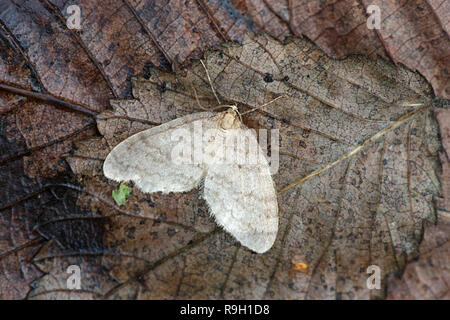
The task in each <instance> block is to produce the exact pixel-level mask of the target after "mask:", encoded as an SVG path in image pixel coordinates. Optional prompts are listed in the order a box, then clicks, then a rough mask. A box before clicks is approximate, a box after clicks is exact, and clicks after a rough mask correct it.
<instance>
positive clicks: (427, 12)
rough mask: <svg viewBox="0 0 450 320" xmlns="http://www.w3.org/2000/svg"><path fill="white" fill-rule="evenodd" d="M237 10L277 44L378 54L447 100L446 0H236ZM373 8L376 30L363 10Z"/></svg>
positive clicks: (449, 6) (449, 11)
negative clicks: (300, 40)
mask: <svg viewBox="0 0 450 320" xmlns="http://www.w3.org/2000/svg"><path fill="white" fill-rule="evenodd" d="M234 3H235V5H236V7H237V9H238V10H239V11H241V12H242V13H243V14H245V15H246V16H248V17H249V18H250V19H251V20H252V21H253V22H255V23H256V25H258V26H259V27H260V28H261V29H263V30H265V31H267V32H269V33H270V34H271V35H273V36H274V37H276V38H278V39H284V38H285V37H286V36H288V35H291V34H293V35H296V36H303V35H305V36H307V37H308V38H309V39H311V40H312V41H314V43H316V44H317V45H318V46H319V47H320V48H322V49H323V50H324V51H325V52H326V53H328V54H329V55H331V56H335V57H338V58H343V57H345V56H347V55H349V54H353V53H363V54H367V55H372V56H376V55H380V56H383V57H388V58H389V59H391V60H392V61H393V62H395V63H397V62H398V63H402V64H404V65H405V66H407V67H408V68H410V69H411V70H418V71H419V72H420V73H421V74H422V75H423V76H424V77H425V78H426V79H427V80H428V81H429V82H430V83H431V85H432V86H433V88H434V90H435V94H436V95H437V96H440V97H444V98H447V99H448V98H450V87H449V86H448V83H449V81H450V78H449V77H450V76H449V75H450V57H449V52H450V40H449V30H450V27H449V21H450V2H449V1H447V0H415V1H406V0H402V1H393V0H375V1H373V0H361V1H358V0H343V1H320V0H282V1H279V0H241V1H234ZM370 5H372V6H373V5H375V6H378V8H379V9H380V14H381V19H380V21H381V23H380V29H369V28H368V27H367V19H368V17H369V14H368V13H367V9H368V7H369V6H370Z"/></svg>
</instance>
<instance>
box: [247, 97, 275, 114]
mask: <svg viewBox="0 0 450 320" xmlns="http://www.w3.org/2000/svg"><path fill="white" fill-rule="evenodd" d="M280 98H283V96H278V97H276V98H275V99H273V100H270V101H269V102H266V103H264V104H262V105H260V106H259V107H256V108H253V109H250V110H247V111H245V112H242V113H241V115H245V114H247V113H250V112H253V111H255V110H258V109H261V108H262V107H265V106H267V105H269V104H271V103H273V102H275V101H277V100H278V99H280Z"/></svg>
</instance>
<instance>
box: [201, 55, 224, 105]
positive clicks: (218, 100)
mask: <svg viewBox="0 0 450 320" xmlns="http://www.w3.org/2000/svg"><path fill="white" fill-rule="evenodd" d="M200 62H201V63H202V66H203V68H204V69H205V71H206V76H207V77H208V81H209V85H210V87H211V90H212V92H213V93H214V97H216V100H217V102H218V103H219V104H222V102H220V99H219V97H218V96H217V94H216V91H215V90H214V87H213V84H212V81H211V77H210V76H209V72H208V69H206V66H205V63H204V62H203V60H200Z"/></svg>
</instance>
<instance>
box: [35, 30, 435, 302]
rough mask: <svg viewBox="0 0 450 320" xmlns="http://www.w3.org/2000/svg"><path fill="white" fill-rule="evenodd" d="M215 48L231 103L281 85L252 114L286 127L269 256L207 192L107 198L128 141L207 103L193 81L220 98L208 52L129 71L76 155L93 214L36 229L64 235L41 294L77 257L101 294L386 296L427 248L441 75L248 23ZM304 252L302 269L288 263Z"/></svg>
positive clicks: (63, 217) (46, 265) (48, 262)
mask: <svg viewBox="0 0 450 320" xmlns="http://www.w3.org/2000/svg"><path fill="white" fill-rule="evenodd" d="M205 60H206V65H207V68H208V70H209V72H210V73H211V76H212V79H213V84H214V87H215V88H216V90H217V92H218V95H219V97H220V98H221V100H222V101H224V102H225V103H229V104H237V105H238V107H239V108H240V109H241V110H242V111H245V110H248V109H249V108H254V107H257V106H259V105H262V104H263V103H264V102H267V101H270V100H272V99H273V98H274V97H275V96H278V95H280V94H281V95H283V96H284V97H285V98H284V99H282V100H283V101H282V102H281V101H277V102H275V103H274V104H273V105H269V106H266V107H264V108H263V109H261V110H258V111H257V112H253V113H249V114H248V115H245V117H244V123H246V125H247V126H248V127H253V128H265V129H278V130H279V133H280V168H279V171H278V173H277V174H276V175H274V181H275V184H276V187H277V190H278V192H279V194H278V203H279V205H280V213H279V214H280V228H279V233H278V238H277V240H276V242H275V244H274V246H273V248H272V249H271V250H270V251H268V252H267V253H265V254H261V255H260V254H254V253H252V252H251V251H250V250H248V249H246V248H244V247H240V246H239V245H238V244H237V242H236V241H235V240H234V239H233V238H232V237H231V236H229V235H227V234H226V233H225V232H223V231H222V230H220V229H217V228H216V226H215V224H214V222H213V220H212V219H211V218H210V217H209V214H208V212H207V209H206V205H205V203H204V202H203V201H202V200H200V199H199V198H198V191H197V190H194V191H191V192H188V193H185V194H169V195H163V194H158V193H155V194H150V195H146V194H142V193H141V192H139V190H137V189H136V188H133V191H132V195H131V196H130V198H129V200H128V201H127V203H126V204H125V205H124V206H122V207H120V208H119V207H118V206H117V205H116V204H115V203H114V202H112V201H111V196H110V195H111V191H112V190H113V189H115V188H116V187H117V185H116V184H113V183H111V182H110V181H108V180H107V179H106V178H105V177H104V176H103V174H102V170H101V168H102V164H103V160H104V159H105V157H106V155H107V154H108V152H109V151H110V150H111V149H112V148H113V147H114V146H115V145H116V144H117V143H119V142H120V141H122V140H123V139H125V138H126V137H128V136H130V135H132V134H134V133H136V132H138V131H141V130H143V129H146V128H149V127H152V126H155V125H158V124H160V123H164V122H167V121H169V120H171V119H174V118H177V117H180V116H182V115H186V114H190V113H193V112H198V111H199V110H198V109H199V107H198V105H197V102H196V99H195V95H194V90H193V87H195V89H196V92H197V93H198V96H199V100H200V103H201V104H202V105H203V106H205V107H214V106H215V105H216V103H215V99H214V96H213V95H212V93H211V90H210V88H209V85H208V81H207V78H206V75H205V73H204V70H203V68H202V67H201V65H200V64H199V63H194V64H193V65H192V67H191V68H189V69H187V70H185V71H184V73H179V74H178V75H177V76H174V75H173V74H169V73H165V72H162V71H159V70H157V69H151V70H150V74H151V76H150V78H149V79H148V80H147V79H142V78H135V79H133V81H132V85H133V96H134V99H127V100H113V101H111V104H112V107H113V110H112V111H105V112H103V113H101V114H100V115H99V116H98V118H97V123H98V129H99V131H100V133H101V134H102V137H101V138H94V139H90V140H87V141H84V142H82V143H79V145H78V150H77V151H76V152H75V153H74V154H73V155H72V156H71V157H69V158H68V162H69V164H70V166H71V168H72V170H73V171H74V172H75V173H76V174H77V175H78V177H79V178H80V181H81V182H82V184H83V187H82V188H81V187H76V186H73V188H74V189H77V188H78V189H77V190H80V191H81V194H80V196H77V195H73V197H72V200H71V201H77V204H78V205H79V206H80V207H81V208H84V209H83V210H85V211H83V212H82V213H80V212H63V210H59V211H58V212H55V213H50V212H43V213H42V215H41V219H40V223H39V227H38V230H40V232H41V233H42V234H45V236H46V238H52V239H55V241H54V242H52V243H51V244H50V245H49V246H48V247H46V248H45V250H43V251H42V252H40V253H39V254H38V255H37V257H36V260H35V262H36V264H37V265H39V266H41V270H42V271H43V272H45V273H47V275H46V276H45V277H46V279H47V278H49V277H52V278H54V281H43V280H42V279H41V281H37V282H36V283H35V284H34V290H33V292H31V293H30V297H38V298H49V297H53V298H54V297H61V296H59V292H62V294H67V292H66V291H67V290H66V289H65V287H64V285H65V281H63V280H61V278H64V277H63V274H64V269H63V268H64V267H65V266H67V265H68V264H70V263H73V261H79V263H80V264H82V265H83V266H84V267H83V268H84V269H85V270H86V272H87V273H88V274H89V279H95V281H94V280H89V281H87V282H86V283H84V284H83V283H82V289H83V290H84V291H82V292H91V293H92V292H94V293H95V294H94V293H93V294H92V295H90V297H93V298H99V297H101V298H136V299H149V298H165V299H174V298H204V299H209V298H228V299H239V298H268V299H271V298H276V299H319V298H321V299H331V298H337V299H364V298H375V297H382V296H383V295H384V292H385V291H384V289H385V286H386V281H385V280H386V277H387V276H388V275H390V274H400V273H401V272H402V270H403V268H404V267H405V264H406V261H407V258H408V257H409V256H412V255H414V254H415V253H416V252H417V250H418V244H419V242H420V240H421V237H422V233H423V225H424V221H429V222H435V220H436V214H435V211H434V206H433V196H435V195H438V194H440V183H439V180H438V178H437V175H436V170H437V169H438V161H437V150H438V149H439V148H440V142H439V140H438V138H437V135H438V129H437V124H436V123H435V120H434V117H433V113H432V110H433V107H434V100H432V96H431V89H430V87H429V86H428V85H427V84H426V82H425V81H424V79H423V78H421V77H420V76H419V75H417V74H415V73H412V72H409V71H407V70H405V69H403V68H399V67H394V66H393V65H391V64H390V63H386V62H384V61H383V60H377V61H372V60H369V59H366V58H363V57H359V56H352V57H350V58H348V59H346V60H343V61H335V60H331V59H329V58H328V57H327V56H326V55H325V54H324V53H323V52H322V51H320V50H319V49H317V48H316V47H315V46H314V45H312V44H311V43H310V42H309V41H307V40H290V41H288V42H287V43H286V44H282V43H280V42H278V41H275V40H273V39H272V38H270V37H268V36H259V37H250V36H246V37H245V39H244V40H243V45H242V46H239V45H234V44H228V45H225V46H224V47H223V48H222V50H221V51H217V52H209V53H207V55H206V57H205ZM74 222H76V223H75V224H74ZM77 223H80V226H81V225H82V226H84V227H85V228H87V227H86V226H87V225H89V228H87V230H88V233H86V234H85V235H84V236H83V237H82V239H84V240H83V241H85V240H86V239H87V238H88V236H89V234H91V233H90V232H91V231H92V230H95V228H98V229H97V230H98V232H97V233H94V234H96V235H98V234H101V239H99V241H96V242H94V243H91V242H89V241H85V243H84V242H82V243H81V244H80V243H78V244H77V245H76V246H74V245H72V244H71V243H72V242H73V241H74V240H73V239H72V238H70V232H61V230H65V229H66V228H69V229H70V228H73V227H74V226H76V225H78V224H77ZM77 230H78V232H81V233H83V230H82V229H77ZM56 240H57V241H56ZM87 257H88V258H87ZM298 262H301V263H303V264H305V265H307V266H308V270H307V272H301V271H300V272H299V271H297V272H296V271H295V270H293V264H294V265H295V263H298ZM99 264H101V265H102V266H103V268H101V269H99ZM370 265H377V266H379V267H380V268H381V271H382V276H383V281H382V284H383V288H382V290H369V289H368V288H367V287H366V279H367V272H366V270H367V267H368V266H370ZM43 279H44V278H43ZM64 279H65V278H64ZM96 281H97V282H96ZM94 284H98V285H97V286H95V285H94ZM100 284H101V285H100ZM70 294H71V295H73V294H74V293H70ZM64 297H66V296H65V295H64Z"/></svg>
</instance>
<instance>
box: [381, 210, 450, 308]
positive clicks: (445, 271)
mask: <svg viewBox="0 0 450 320" xmlns="http://www.w3.org/2000/svg"><path fill="white" fill-rule="evenodd" d="M449 266H450V223H449V220H445V218H443V220H442V221H440V222H439V223H438V225H437V226H429V227H427V228H426V229H425V236H424V239H423V241H422V243H421V244H420V257H419V258H418V259H414V260H412V261H410V262H409V263H408V266H407V267H406V269H405V272H404V274H403V276H402V278H401V279H398V278H396V279H392V280H391V281H389V287H388V295H387V299H397V300H400V299H401V300H424V299H431V300H436V299H442V300H449V299H450V286H449V283H450V269H449Z"/></svg>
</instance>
